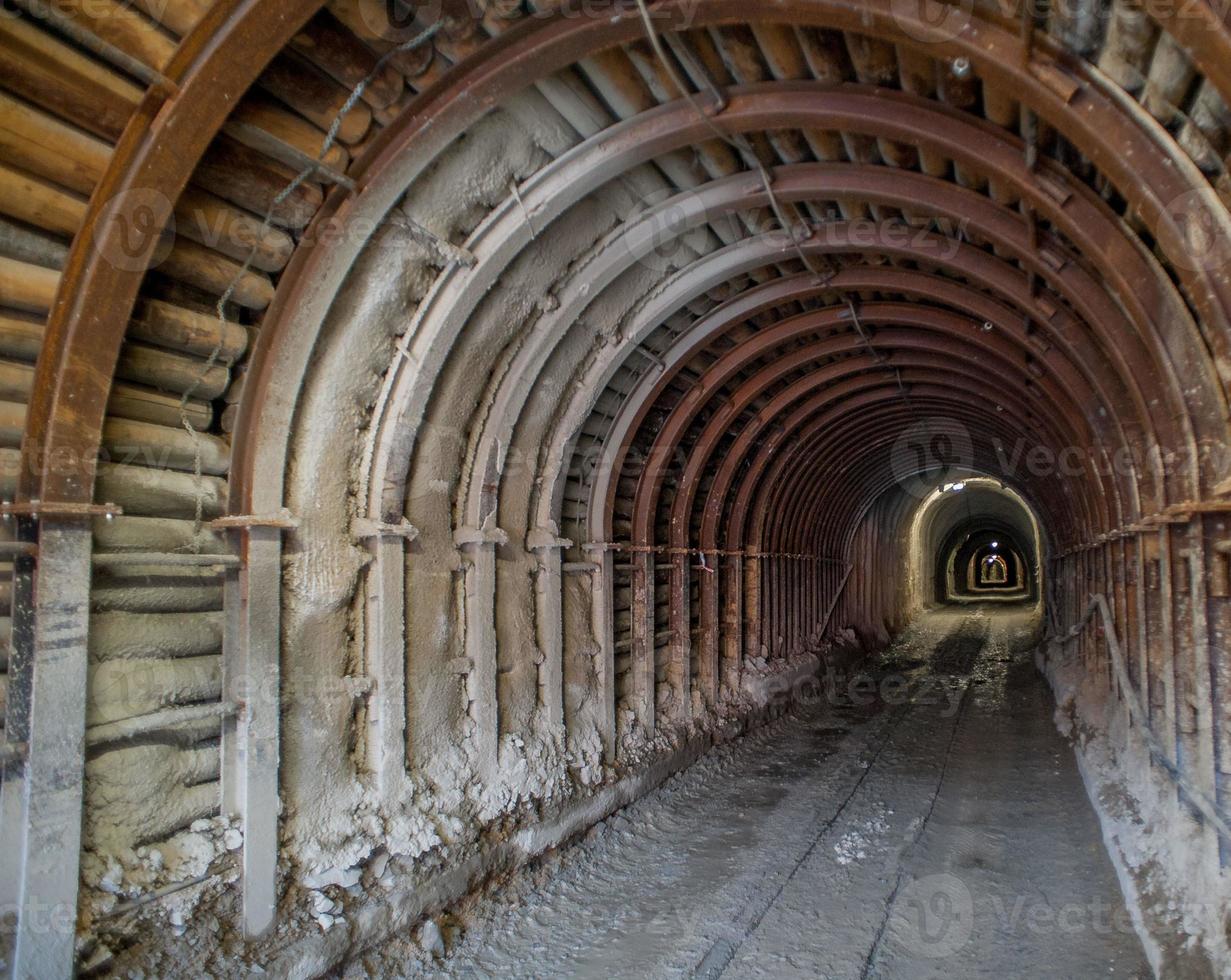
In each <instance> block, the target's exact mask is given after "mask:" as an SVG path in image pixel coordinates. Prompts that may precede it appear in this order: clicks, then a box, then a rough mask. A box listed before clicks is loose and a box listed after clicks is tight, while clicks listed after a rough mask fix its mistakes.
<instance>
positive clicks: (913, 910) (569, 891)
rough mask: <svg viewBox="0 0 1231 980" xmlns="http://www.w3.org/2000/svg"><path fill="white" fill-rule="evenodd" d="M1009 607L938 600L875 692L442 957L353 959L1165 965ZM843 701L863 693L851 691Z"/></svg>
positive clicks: (740, 966) (373, 962)
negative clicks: (1125, 885)
mask: <svg viewBox="0 0 1231 980" xmlns="http://www.w3.org/2000/svg"><path fill="white" fill-rule="evenodd" d="M1027 627H1028V621H1027V620H1026V619H1024V618H1023V616H1022V615H1021V614H1015V613H1011V612H1003V611H1000V612H996V611H993V612H983V611H967V612H964V613H938V614H933V615H931V616H929V617H927V618H925V619H924V620H921V621H920V622H919V623H918V624H917V625H916V626H915V627H914V628H913V629H911V630H910V631H908V632H907V633H906V634H905V635H904V636H903V637H902V638H901V639H900V640H899V641H898V642H897V643H895V644H894V646H893V647H892V648H891V649H890V650H889V651H887V653H886V654H885V656H884V657H883V658H881V661H880V662H879V663H878V664H877V666H876V669H875V671H873V672H872V673H870V674H869V675H866V676H865V677H864V678H863V680H862V682H861V683H860V684H859V686H857V687H854V688H849V687H848V688H847V689H844V690H842V691H839V692H837V696H836V697H835V698H831V699H830V700H831V701H835V700H836V701H838V702H839V703H827V704H824V705H821V706H818V707H817V708H815V709H812V710H809V711H807V712H805V713H803V714H802V715H801V716H800V717H796V718H792V719H789V720H786V721H784V722H780V723H778V724H776V725H774V726H772V727H771V728H770V729H768V730H766V731H762V732H759V733H757V734H755V735H753V736H750V737H748V738H746V739H743V740H741V741H740V742H739V743H736V744H734V745H728V746H725V747H722V748H720V749H718V750H717V751H715V752H713V753H711V755H710V756H708V757H707V758H706V759H704V760H702V762H700V763H698V764H697V765H696V766H694V767H693V768H691V769H690V770H688V771H687V772H685V773H683V774H682V775H680V776H678V777H676V778H674V779H672V780H670V781H669V782H668V783H666V784H665V785H664V786H663V787H661V788H660V789H659V790H658V791H656V792H654V793H652V794H650V795H649V796H647V797H645V798H644V799H642V800H640V801H639V802H638V803H636V804H634V805H633V806H631V807H628V808H627V809H625V810H624V811H622V812H621V813H619V814H616V815H615V816H613V817H612V818H611V819H609V820H607V821H605V822H604V823H603V824H601V825H599V826H598V827H596V828H595V829H594V830H593V831H591V833H590V834H589V835H588V836H587V838H586V840H585V841H583V842H582V843H580V844H578V845H577V846H575V847H572V848H569V849H567V850H566V851H564V852H563V853H562V854H560V855H558V856H556V857H555V858H554V859H553V860H552V861H550V862H549V864H548V865H547V866H545V867H544V868H542V869H540V870H539V871H538V872H537V873H534V874H530V873H527V874H523V875H521V876H519V877H518V878H517V879H516V880H515V881H514V882H513V883H512V884H511V885H509V886H508V887H507V888H505V889H504V890H502V891H501V892H500V893H499V894H497V895H494V896H492V897H490V898H487V899H484V900H482V901H481V902H480V903H479V904H478V905H477V906H476V907H475V908H474V909H472V910H471V911H470V912H469V913H468V914H467V916H466V921H465V922H464V926H465V928H464V929H461V928H457V929H451V930H447V932H448V933H449V935H448V936H447V938H448V940H449V942H450V946H451V949H450V952H449V955H448V956H447V957H446V958H445V959H444V960H442V961H439V962H436V963H431V964H424V963H423V962H421V961H418V960H417V959H416V957H415V956H414V953H413V951H412V947H411V946H410V944H408V943H402V942H393V943H390V944H388V945H387V946H385V947H383V948H382V949H380V950H378V951H377V952H376V953H375V954H373V955H371V956H369V957H367V958H366V959H365V960H364V961H363V963H355V964H352V965H351V966H350V967H349V968H348V970H347V975H348V976H353V977H360V976H363V975H365V973H367V974H369V975H372V976H399V975H403V976H455V977H595V978H608V977H630V978H634V977H635V978H641V977H680V976H699V977H728V978H732V977H738V978H745V977H766V978H769V977H775V978H776V977H835V978H837V977H842V978H846V977H859V978H862V977H894V978H896V977H911V978H914V977H942V976H943V977H947V978H968V977H982V976H988V977H993V976H994V977H1040V978H1042V977H1047V978H1052V977H1072V978H1085V977H1096V976H1098V977H1106V976H1115V977H1147V976H1149V971H1148V968H1147V966H1146V964H1145V960H1144V957H1143V955H1142V953H1141V949H1140V945H1139V943H1138V941H1137V938H1136V936H1135V935H1134V934H1133V932H1132V930H1131V926H1130V924H1129V922H1128V919H1127V916H1126V914H1125V912H1124V909H1123V906H1122V902H1121V898H1120V893H1119V889H1118V886H1117V884H1116V880H1115V875H1114V872H1113V870H1112V867H1111V864H1110V862H1109V861H1108V859H1107V857H1106V855H1105V853H1104V851H1103V847H1102V843H1101V840H1100V837H1099V830H1098V824H1097V821H1096V819H1095V816H1094V813H1093V811H1092V810H1091V809H1090V805H1089V802H1088V801H1087V799H1086V796H1085V791H1084V789H1083V787H1082V784H1081V780H1080V777H1079V776H1078V774H1077V770H1076V766H1075V764H1074V762H1073V757H1072V753H1071V751H1070V750H1069V749H1068V747H1067V745H1065V743H1064V742H1063V741H1062V740H1061V739H1060V738H1059V736H1058V735H1057V734H1056V731H1055V729H1054V727H1053V725H1052V722H1051V702H1050V697H1049V694H1048V692H1047V690H1046V688H1045V686H1044V684H1043V682H1042V680H1041V679H1040V678H1039V677H1038V676H1037V674H1036V673H1035V671H1034V668H1033V666H1032V665H1031V664H1030V662H1029V659H1028V658H1027V657H1026V656H1025V655H1024V653H1021V652H1017V653H1014V652H1012V651H1013V649H1014V647H1020V646H1021V645H1022V644H1021V641H1020V637H1021V635H1024V633H1025V632H1026V631H1027ZM841 702H845V703H841Z"/></svg>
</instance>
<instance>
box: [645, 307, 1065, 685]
mask: <svg viewBox="0 0 1231 980" xmlns="http://www.w3.org/2000/svg"><path fill="white" fill-rule="evenodd" d="M920 312H924V311H920ZM876 318H877V317H876V315H875V314H873V315H872V316H870V320H872V321H873V322H874V321H875V319H876ZM894 319H895V321H896V322H902V323H908V324H913V325H914V326H916V327H918V326H920V325H922V324H923V323H927V322H928V321H929V320H931V319H932V318H930V317H920V316H909V315H899V316H898V317H896V318H894ZM935 319H936V320H943V319H944V318H941V317H936V318H935ZM933 326H935V323H933ZM888 333H893V334H896V337H897V339H899V341H900V342H901V343H900V344H899V346H897V347H896V348H895V353H894V355H893V357H892V365H893V366H894V367H895V368H896V367H897V366H898V365H899V364H900V365H902V366H903V368H907V367H930V368H931V369H932V375H928V374H927V373H926V372H925V373H917V372H912V371H910V370H903V371H902V376H903V380H904V382H905V381H908V380H909V381H910V383H911V384H914V383H916V382H917V381H923V380H925V379H926V378H927V377H929V376H934V377H935V378H936V379H938V380H941V379H948V378H950V377H951V376H953V375H957V376H959V377H964V378H965V379H966V381H967V390H976V391H979V392H981V393H983V394H985V395H987V394H991V393H994V392H995V391H996V390H997V389H996V388H995V387H994V386H991V385H989V384H987V383H986V381H985V378H984V374H983V372H982V370H981V369H980V368H979V366H978V365H974V364H971V365H967V364H966V363H965V362H959V364H958V365H950V364H949V363H948V362H947V361H946V360H945V359H944V358H937V357H935V356H931V355H927V356H924V355H921V354H919V353H918V352H917V351H916V350H915V348H916V347H917V348H920V349H921V350H927V349H929V348H934V347H935V346H936V345H935V344H929V343H928V342H927V340H926V339H925V338H924V337H914V336H912V335H910V334H907V333H906V332H905V331H890V332H888ZM880 336H881V335H879V334H878V337H880ZM843 346H846V347H848V348H857V347H859V346H861V344H860V342H859V341H858V340H853V339H852V338H850V337H848V336H842V337H839V338H830V339H829V340H828V341H826V342H824V343H821V344H818V345H816V347H817V348H829V349H833V348H839V349H840V348H841V347H843ZM989 346H991V345H989ZM796 354H803V355H804V356H806V357H809V358H811V357H812V356H816V348H813V349H809V348H804V349H802V350H801V351H792V357H794V356H795V355H796ZM997 360H999V361H1000V363H1001V364H1002V365H1005V366H1008V364H1009V361H1008V360H1007V359H1005V358H1004V356H1003V354H1001V355H998V356H997ZM880 370H881V366H880V365H879V364H878V363H877V362H875V361H871V360H870V359H869V358H866V357H861V358H850V359H846V360H842V361H839V362H836V363H835V364H833V365H832V366H827V367H825V368H821V369H819V370H817V371H816V372H815V373H814V374H813V375H810V376H808V377H805V378H803V379H801V381H799V382H796V383H794V384H792V385H790V386H789V387H788V388H787V389H785V390H783V391H781V392H780V393H779V394H777V395H775V396H774V397H773V398H771V400H770V401H769V402H768V403H767V404H766V405H764V406H762V407H761V408H760V409H759V410H758V412H757V414H756V415H755V416H754V418H753V420H752V421H751V423H750V424H748V425H747V426H745V427H744V429H743V430H742V431H741V432H740V433H739V435H738V436H737V438H736V440H735V442H734V444H733V445H732V446H731V447H730V448H729V451H728V452H727V453H725V454H724V458H723V465H722V467H721V468H720V471H719V475H718V477H717V478H716V479H715V482H714V485H713V486H712V487H711V491H710V493H711V497H713V496H719V497H720V496H721V495H722V493H723V492H724V488H725V486H726V479H729V476H730V473H731V472H732V471H733V469H734V468H736V467H738V465H739V461H740V460H741V459H742V458H743V453H744V452H746V451H747V449H748V447H749V446H750V445H751V443H752V442H753V441H754V440H756V439H757V437H758V436H759V435H760V432H761V430H762V428H763V427H764V426H765V425H767V424H771V423H773V422H775V421H776V420H777V419H778V418H779V416H780V415H781V414H782V412H784V411H786V410H787V408H788V407H789V406H790V405H791V404H792V403H795V402H798V401H799V400H800V399H801V398H803V397H804V396H805V393H806V392H807V391H810V390H812V389H813V388H815V387H823V388H825V389H837V388H840V387H842V386H841V385H838V384H833V383H832V382H834V381H836V379H837V378H838V377H841V376H843V375H846V374H848V373H850V372H859V373H860V374H861V375H862V377H861V378H860V379H859V380H861V381H864V382H870V383H872V384H883V383H884V382H883V380H882V379H878V378H877V377H876V375H877V374H878V373H879V372H880ZM831 376H832V377H831ZM745 387H746V388H747V395H746V396H745V395H743V394H741V395H740V401H741V402H742V401H744V400H745V397H746V398H747V400H751V399H752V398H755V397H756V396H757V394H758V390H759V388H761V387H763V385H761V383H760V382H759V381H757V379H756V378H755V377H754V378H750V379H749V380H748V381H747V382H745V384H744V385H742V386H741V391H743V389H744V388H745ZM908 390H909V389H908ZM840 399H841V393H840V392H839V391H837V390H831V391H826V393H825V394H824V395H822V396H821V397H820V398H819V399H817V400H816V401H817V402H821V403H823V405H824V407H829V406H830V405H831V404H832V403H833V402H834V401H839V407H841V402H840ZM1003 400H1004V401H1006V402H1007V403H1008V404H1010V405H1014V406H1018V401H1017V398H1016V397H1015V396H1013V395H1010V396H1008V397H1006V398H1003ZM729 404H730V403H729ZM812 404H815V403H810V405H809V408H811V407H812ZM780 406H781V407H780ZM1018 407H1019V408H1020V406H1018ZM737 409H738V404H731V407H730V411H731V415H732V417H734V416H735V415H737V414H738V413H737ZM726 422H727V416H725V415H723V414H721V413H719V414H715V415H714V416H713V417H712V418H711V419H710V420H709V422H708V423H707V427H706V432H705V433H704V434H703V435H702V436H701V437H700V439H698V441H697V443H696V444H694V446H693V447H692V448H691V450H690V452H689V456H688V458H689V468H688V469H687V470H686V471H685V473H684V474H683V476H682V477H681V485H680V486H679V487H678V488H677V489H676V495H675V501H674V505H673V507H672V519H671V532H670V533H671V536H670V541H669V544H670V550H671V552H672V558H671V567H672V589H671V595H672V604H671V629H672V631H673V633H674V635H675V638H676V645H677V651H676V653H675V659H676V660H677V661H683V660H685V659H686V657H687V646H688V641H687V635H688V634H687V623H688V616H689V613H688V610H687V608H686V607H685V603H686V597H687V595H688V590H689V584H688V583H689V574H688V563H689V562H688V558H687V556H686V554H685V552H686V550H687V545H688V536H689V533H690V532H689V524H690V522H689V521H688V520H687V519H686V515H688V513H689V512H690V511H691V501H692V495H693V493H694V491H695V489H696V476H697V472H698V471H699V470H700V468H701V467H703V466H705V465H706V461H707V460H708V458H709V456H710V455H711V453H712V452H713V449H714V445H715V443H716V441H717V438H718V437H719V435H720V434H722V433H723V431H724V430H725V429H726ZM792 428H793V426H792V419H791V418H790V417H788V419H787V422H786V424H785V425H784V429H785V430H786V432H787V433H790V432H791V430H792ZM1048 428H1050V427H1048ZM664 434H665V436H666V438H667V439H670V438H672V436H671V435H670V434H669V433H667V427H664ZM1057 435H1058V433H1055V432H1054V431H1053V432H1052V433H1051V435H1050V438H1052V439H1055V438H1056V437H1057ZM651 458H652V461H653V460H654V459H660V458H663V457H662V456H661V455H659V456H654V455H652V457H651ZM656 476H657V474H656V472H655V470H654V467H653V465H651V469H649V470H647V471H646V473H645V478H644V482H643V484H642V491H643V492H645V494H646V496H647V497H649V498H650V499H651V501H653V500H655V499H656V497H657V492H658V491H659V490H660V489H661V483H660V482H659V480H658V479H657V478H656ZM724 477H725V479H724ZM795 485H797V486H798V485H800V484H799V483H798V482H796V484H795ZM638 503H639V504H642V501H641V500H639V501H638ZM653 507H654V504H653V503H652V502H651V503H650V505H649V506H648V507H646V506H644V505H643V506H641V507H640V508H639V510H635V512H634V514H635V516H634V531H633V533H634V543H635V544H639V543H644V544H648V543H650V534H649V532H650V529H649V528H646V527H645V526H643V525H641V524H638V523H637V519H638V517H639V516H643V515H644V514H645V513H647V512H648V513H649V514H652V513H653ZM707 546H709V547H712V545H710V544H709V542H707V540H706V536H705V534H704V533H703V534H702V538H701V547H702V549H705V548H707ZM781 548H782V549H788V550H800V548H799V546H798V545H790V544H787V543H786V542H782V543H781ZM642 560H643V561H645V562H647V563H648V562H650V561H651V560H652V559H650V557H649V556H648V555H646V556H645V558H643V559H642ZM642 574H645V573H644V572H643V573H642ZM701 583H702V586H703V589H704V588H705V587H706V586H710V579H708V578H706V577H704V576H703V577H702V579H701ZM711 587H712V586H711ZM705 601H706V596H704V595H703V597H702V602H703V603H704V602H705ZM636 639H637V637H636V635H635V636H634V641H635V642H634V655H636V653H637V652H638V648H637V645H636ZM640 639H641V640H642V642H646V639H647V638H646V637H644V636H643V637H640ZM710 649H711V650H712V649H713V648H712V646H711V647H710ZM703 656H704V655H703ZM703 673H704V674H705V676H706V677H707V678H708V679H710V680H711V681H712V680H714V679H715V677H716V673H715V672H714V671H713V670H712V669H707V670H705V671H704V672H703ZM707 696H708V697H709V698H710V699H711V700H712V697H713V692H712V691H709V692H707ZM686 702H687V699H685V703H686Z"/></svg>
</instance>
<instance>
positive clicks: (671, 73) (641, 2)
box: [637, 0, 910, 404]
mask: <svg viewBox="0 0 1231 980" xmlns="http://www.w3.org/2000/svg"><path fill="white" fill-rule="evenodd" d="M637 10H638V11H639V12H640V14H641V20H642V23H643V24H644V25H645V32H646V37H647V39H648V40H649V42H650V46H651V48H653V50H654V54H655V56H656V57H657V58H658V61H659V63H660V64H661V65H662V67H663V70H664V71H665V72H666V73H667V76H668V77H669V78H670V79H671V83H672V84H673V85H674V86H675V88H676V89H677V90H678V91H679V93H680V95H681V97H682V98H683V99H684V100H685V101H687V102H688V104H689V105H690V106H692V108H693V110H694V111H695V112H696V114H697V115H698V117H700V119H701V121H702V122H703V123H704V124H705V126H706V128H707V129H709V131H710V132H711V133H713V134H714V136H715V138H716V139H718V140H720V141H721V142H723V143H725V144H726V145H727V146H730V147H731V148H733V149H734V150H735V151H736V152H737V153H738V154H739V156H740V159H742V160H743V161H744V165H745V166H746V167H748V168H749V169H750V170H755V171H756V173H757V175H758V176H759V177H760V178H761V183H762V184H763V185H764V187H765V194H766V197H767V198H768V200H769V206H770V210H771V211H772V212H773V215H774V218H775V219H776V220H777V222H778V224H779V226H780V227H781V228H782V231H783V232H784V233H785V234H786V235H787V236H788V237H789V238H790V240H791V245H792V247H793V248H794V250H795V253H796V255H797V256H798V257H799V260H800V262H802V263H803V265H804V268H805V269H807V270H808V272H809V274H810V275H811V276H812V279H813V281H814V282H816V283H817V284H818V285H821V286H827V285H829V284H830V283H831V282H832V281H833V280H834V278H835V277H836V276H837V274H838V269H837V268H836V267H835V266H834V264H833V263H832V262H831V261H830V260H829V259H828V258H826V257H822V261H823V263H824V266H825V272H824V275H822V273H821V272H820V271H819V270H818V269H817V267H816V266H815V264H814V263H813V261H812V257H811V256H810V255H809V254H808V253H807V252H805V251H804V248H803V242H805V241H807V239H808V238H810V237H811V235H812V232H811V230H810V229H809V230H808V233H807V234H803V233H802V231H801V227H802V228H807V225H802V226H801V225H800V224H796V223H792V222H791V221H790V220H789V219H788V218H787V216H786V212H785V210H784V209H783V207H782V204H781V202H780V201H779V199H778V195H777V194H776V193H775V192H774V177H773V174H772V173H771V172H770V170H769V169H768V168H767V167H766V166H765V164H764V163H762V162H761V159H760V157H758V156H757V154H756V151H755V149H754V148H753V146H752V144H751V143H750V142H749V140H748V138H747V137H746V136H745V135H744V134H743V133H738V132H736V133H729V132H727V131H726V130H724V129H722V128H721V127H720V126H719V125H718V124H717V123H716V122H715V121H714V119H713V117H712V115H711V114H710V113H708V112H706V111H705V107H704V106H703V105H702V104H701V103H700V101H699V100H698V99H697V96H696V94H695V93H694V92H693V91H692V89H691V88H690V86H689V85H688V84H687V83H686V82H685V81H684V78H683V76H682V75H681V74H680V73H679V71H678V70H677V68H676V66H675V63H674V62H673V61H672V60H671V58H670V57H668V55H667V50H666V48H665V47H664V46H663V42H662V38H661V37H660V36H659V33H658V28H657V27H655V25H654V21H653V18H652V17H651V16H650V10H649V7H648V5H647V3H646V0H637ZM702 77H703V78H705V79H706V87H707V88H708V89H709V91H710V95H711V98H712V99H713V100H714V105H715V107H716V111H721V110H722V109H723V108H725V107H726V104H727V102H726V98H725V97H724V96H723V94H722V92H721V91H719V89H718V88H717V86H716V85H715V84H714V83H713V81H712V80H710V79H709V78H708V77H706V76H704V75H703V76H702ZM835 291H836V292H837V293H838V295H839V296H840V297H841V298H842V300H843V301H844V302H845V303H846V308H847V310H848V311H849V312H850V317H851V323H852V325H853V326H854V328H855V331H856V332H857V333H858V334H859V338H860V340H862V341H863V343H864V346H865V347H866V348H867V349H868V351H869V353H870V354H871V355H872V358H873V359H874V360H875V361H876V363H877V364H879V365H881V366H882V367H886V368H889V369H890V370H892V371H893V376H894V380H895V381H896V382H897V386H898V393H899V394H900V395H901V396H902V398H903V399H904V400H905V401H906V402H907V403H908V404H909V402H910V396H909V394H908V393H907V390H906V386H905V385H904V384H903V383H902V372H901V371H900V370H898V368H896V367H893V366H891V365H890V364H889V360H888V358H887V357H886V356H885V355H884V353H882V352H881V351H878V350H877V349H876V347H875V346H874V345H873V343H872V338H871V337H870V336H869V335H868V333H867V331H866V330H865V329H864V327H863V324H862V323H861V322H860V320H859V312H858V310H857V309H856V308H855V301H854V300H853V299H852V298H851V296H850V295H849V294H847V293H846V292H844V291H843V290H841V289H839V288H835Z"/></svg>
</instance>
